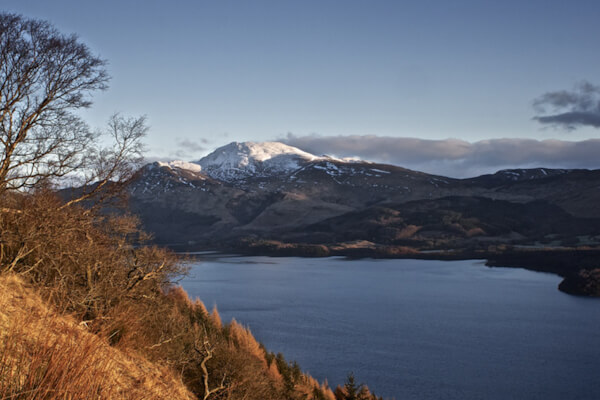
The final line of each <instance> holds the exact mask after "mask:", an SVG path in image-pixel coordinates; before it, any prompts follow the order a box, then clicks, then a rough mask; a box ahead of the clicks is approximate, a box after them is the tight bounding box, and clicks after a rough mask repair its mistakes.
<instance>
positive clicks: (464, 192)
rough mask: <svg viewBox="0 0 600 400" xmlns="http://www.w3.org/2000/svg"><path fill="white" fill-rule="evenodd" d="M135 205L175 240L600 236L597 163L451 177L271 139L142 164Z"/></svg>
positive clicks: (166, 239) (196, 245)
mask: <svg viewBox="0 0 600 400" xmlns="http://www.w3.org/2000/svg"><path fill="white" fill-rule="evenodd" d="M129 192H130V195H131V200H130V204H131V208H132V210H133V211H134V212H135V213H137V214H138V215H139V216H140V218H141V219H142V221H143V223H144V225H145V227H146V229H148V230H149V231H150V232H152V233H154V235H155V238H156V241H157V242H158V243H161V244H166V245H170V246H173V247H176V248H179V249H200V248H215V247H216V248H219V247H228V246H235V243H239V242H240V240H245V241H257V240H278V241H282V242H286V243H311V244H326V245H331V244H339V243H341V242H346V241H356V240H366V241H369V242H372V243H375V244H386V245H403V246H409V247H411V248H414V249H416V250H418V251H423V250H437V249H450V248H456V247H457V246H458V247H461V248H471V249H473V248H474V249H477V248H483V247H488V246H490V245H499V244H503V245H523V246H525V245H526V246H561V245H563V246H574V245H595V244H598V243H599V242H600V223H599V222H600V219H599V218H600V206H599V204H600V170H593V171H590V170H565V169H549V168H536V169H514V170H503V171H499V172H497V173H495V174H493V175H482V176H479V177H476V178H469V179H453V178H448V177H443V176H436V175H430V174H426V173H423V172H418V171H412V170H408V169H405V168H401V167H398V166H393V165H386V164H377V163H372V162H368V161H362V160H343V159H338V158H334V157H329V156H325V155H323V156H317V155H313V154H309V153H307V152H304V151H302V150H300V149H297V148H294V147H291V146H288V145H285V144H282V143H277V142H266V143H253V142H245V143H236V142H234V143H231V144H228V145H226V146H223V147H221V148H219V149H217V150H215V151H214V152H213V153H211V154H209V155H207V156H206V157H204V158H202V159H200V160H198V161H196V162H192V163H188V162H182V161H179V162H171V163H153V164H148V165H146V166H145V167H144V168H143V169H142V170H141V171H140V172H139V174H138V176H137V179H136V180H135V181H134V182H133V183H132V185H131V186H130V188H129Z"/></svg>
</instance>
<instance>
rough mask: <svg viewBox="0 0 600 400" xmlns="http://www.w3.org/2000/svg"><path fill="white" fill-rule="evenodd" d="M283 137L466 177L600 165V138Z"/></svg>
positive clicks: (309, 146) (310, 147)
mask: <svg viewBox="0 0 600 400" xmlns="http://www.w3.org/2000/svg"><path fill="white" fill-rule="evenodd" d="M280 141H282V142H284V143H286V144H288V145H291V146H295V147H298V148H300V149H302V150H304V151H307V152H309V153H313V154H317V155H320V154H329V155H334V156H336V157H359V158H361V159H363V160H368V161H375V162H381V163H386V164H394V165H399V166H402V167H405V168H410V169H414V170H419V171H423V172H428V173H433V174H439V175H445V176H451V177H461V178H462V177H471V176H477V175H481V174H485V173H493V172H496V171H498V170H499V169H506V168H533V167H547V168H589V169H596V168H600V139H589V140H584V141H578V142H574V141H565V140H555V139H548V140H535V139H522V138H505V139H489V140H481V141H477V142H473V143H471V142H466V141H464V140H459V139H444V140H425V139H418V138H408V137H388V136H374V135H365V136H358V135H353V136H319V135H308V136H296V135H294V134H288V135H287V136H286V137H285V138H283V139H280Z"/></svg>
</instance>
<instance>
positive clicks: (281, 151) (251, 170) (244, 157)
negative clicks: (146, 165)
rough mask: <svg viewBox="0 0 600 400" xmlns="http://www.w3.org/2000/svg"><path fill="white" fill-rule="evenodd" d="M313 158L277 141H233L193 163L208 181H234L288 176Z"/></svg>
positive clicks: (313, 158) (316, 158) (314, 158)
mask: <svg viewBox="0 0 600 400" xmlns="http://www.w3.org/2000/svg"><path fill="white" fill-rule="evenodd" d="M321 159H326V157H317V156H315V155H313V154H310V153H307V152H305V151H302V150H300V149H298V148H296V147H292V146H288V145H286V144H283V143H279V142H262V143H256V142H242V143H239V142H233V143H229V144H228V145H225V146H223V147H219V148H218V149H216V150H215V151H214V152H212V153H211V154H209V155H207V156H206V157H204V158H201V159H200V160H198V161H196V162H195V163H196V164H198V165H199V166H200V167H201V168H202V171H203V172H204V173H206V174H207V175H209V176H210V177H212V178H215V179H220V180H224V181H235V180H240V179H244V178H248V177H268V176H272V175H280V174H283V173H290V172H293V171H295V170H297V169H298V168H300V167H301V166H302V165H304V164H306V163H308V162H311V161H317V160H321Z"/></svg>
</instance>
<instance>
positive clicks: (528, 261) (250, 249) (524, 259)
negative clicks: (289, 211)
mask: <svg viewBox="0 0 600 400" xmlns="http://www.w3.org/2000/svg"><path fill="white" fill-rule="evenodd" d="M168 247H170V248H171V249H172V250H173V251H175V252H177V253H180V254H185V255H186V256H191V257H194V256H201V255H219V256H220V255H228V256H266V257H303V258H325V257H346V258H348V259H362V258H373V259H414V260H440V261H457V260H485V266H487V267H489V268H522V269H526V270H530V271H536V272H547V273H552V274H555V275H558V276H560V277H562V278H563V280H562V281H561V282H560V284H559V285H558V290H560V291H561V292H564V293H567V294H570V295H574V296H585V297H600V249H596V248H583V249H577V248H535V249H523V248H505V249H501V250H500V249H493V250H491V251H490V250H468V249H453V250H434V251H432V250H426V251H417V250H414V249H407V248H389V247H383V246H371V247H342V246H336V245H334V246H325V245H307V244H303V245H289V244H287V245H284V246H274V245H273V244H272V243H264V244H262V245H261V244H258V245H257V244H254V243H253V244H252V245H251V246H248V245H246V246H244V245H242V246H232V245H226V246H211V247H210V248H209V247H199V246H189V245H171V246H168ZM194 247H195V248H194Z"/></svg>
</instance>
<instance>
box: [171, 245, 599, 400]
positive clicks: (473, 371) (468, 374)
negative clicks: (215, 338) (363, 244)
mask: <svg viewBox="0 0 600 400" xmlns="http://www.w3.org/2000/svg"><path fill="white" fill-rule="evenodd" d="M559 281H560V278H558V277H557V276H554V275H550V274H543V273H535V272H531V271H525V270H521V269H508V268H493V269H490V268H487V267H484V266H483V265H482V263H481V262H480V261H451V262H448V261H430V260H353V261H347V260H345V259H340V258H321V259H315V258H309V259H302V258H268V257H227V258H219V259H215V258H213V257H211V258H208V259H207V260H205V261H203V262H201V263H199V264H196V265H194V266H193V267H192V269H191V273H190V276H189V277H187V278H186V279H184V280H183V281H182V285H183V286H184V288H185V289H186V290H187V291H188V292H189V293H190V295H191V296H192V297H196V296H197V297H200V298H201V299H202V300H203V301H204V303H205V304H206V305H207V307H209V308H210V307H211V306H212V305H213V304H216V305H217V306H218V308H219V312H220V314H221V317H222V318H223V319H224V320H229V319H231V318H234V317H235V319H236V320H238V321H240V322H241V323H243V324H245V325H249V326H250V328H251V330H252V332H253V333H254V335H255V336H256V337H257V339H259V340H260V341H262V342H263V343H264V344H265V345H266V346H267V348H268V349H270V350H271V351H275V352H280V351H281V352H283V353H284V354H285V356H286V358H288V359H290V360H297V361H298V362H299V363H300V365H301V366H302V368H303V369H305V370H307V371H309V372H310V373H311V374H312V375H313V376H315V377H316V378H318V379H319V380H323V379H328V381H329V382H330V383H331V384H332V386H335V385H336V384H338V383H342V382H343V380H344V379H345V377H346V375H347V373H348V372H350V371H352V372H354V373H355V375H356V376H357V378H358V380H359V381H361V382H366V383H367V384H368V385H369V387H370V388H371V389H372V390H373V391H374V392H375V393H376V394H378V395H380V396H385V397H392V396H394V397H396V399H398V400H400V399H439V398H444V399H482V398H485V399H503V400H504V399H561V400H562V399H567V398H568V399H574V398H581V399H591V398H596V396H597V394H598V393H599V392H600V381H599V380H598V379H597V376H598V369H599V368H600V342H599V339H600V337H599V333H598V332H600V330H599V328H600V301H599V300H597V299H586V298H579V297H573V296H569V295H565V294H563V293H561V292H559V291H558V290H557V289H556V287H557V285H558V283H559Z"/></svg>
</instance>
